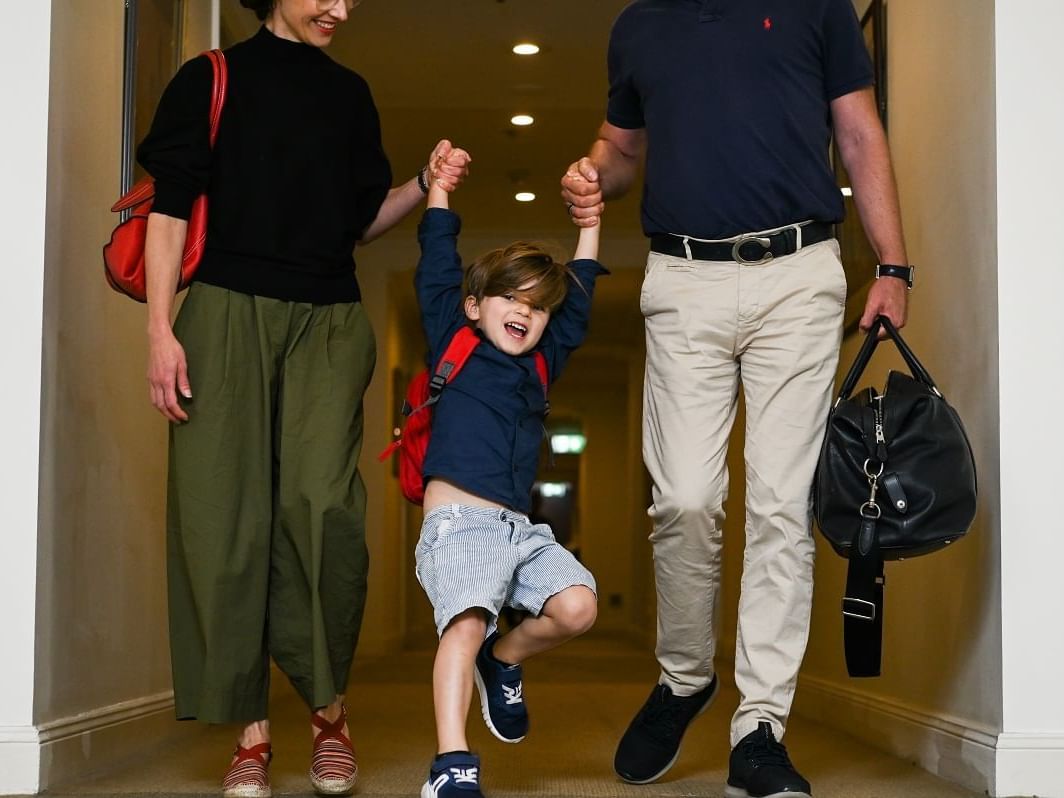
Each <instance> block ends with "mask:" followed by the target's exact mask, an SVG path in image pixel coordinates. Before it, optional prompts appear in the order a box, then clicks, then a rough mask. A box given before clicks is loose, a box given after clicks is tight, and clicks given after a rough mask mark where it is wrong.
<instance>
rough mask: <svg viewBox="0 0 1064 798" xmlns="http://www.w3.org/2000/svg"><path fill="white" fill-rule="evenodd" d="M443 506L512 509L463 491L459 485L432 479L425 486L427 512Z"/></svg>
mask: <svg viewBox="0 0 1064 798" xmlns="http://www.w3.org/2000/svg"><path fill="white" fill-rule="evenodd" d="M441 504H464V505H466V506H470V507H497V508H499V509H500V510H508V509H510V508H508V507H506V506H505V505H502V504H499V503H498V502H493V501H491V500H490V499H485V498H483V497H482V496H477V495H475V494H473V493H470V492H469V491H466V490H462V489H461V488H460V487H458V486H457V485H454V484H452V483H450V482H448V481H447V480H445V479H430V480H429V484H428V485H426V486H425V501H424V507H425V512H426V513H428V512H430V511H431V510H434V509H436V508H437V507H439V506H440V505H441Z"/></svg>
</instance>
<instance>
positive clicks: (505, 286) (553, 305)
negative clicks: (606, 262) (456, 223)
mask: <svg viewBox="0 0 1064 798" xmlns="http://www.w3.org/2000/svg"><path fill="white" fill-rule="evenodd" d="M569 280H574V281H575V280H576V276H575V275H574V274H573V272H572V270H571V269H570V268H569V267H568V266H566V265H565V264H564V263H559V262H558V261H556V260H555V259H554V257H553V256H552V255H551V253H550V252H548V251H547V249H546V248H545V247H543V246H541V245H539V244H533V243H530V242H528V241H515V242H514V243H512V244H510V245H509V246H506V247H500V248H499V249H493V250H491V251H490V252H485V253H484V254H483V255H481V256H480V257H479V258H477V259H476V260H475V261H473V262H472V263H471V264H470V265H469V268H467V269H466V273H465V280H464V285H463V286H462V288H463V290H462V296H473V297H475V298H476V300H477V302H480V301H481V300H482V299H484V297H486V296H503V295H504V294H507V293H513V294H515V295H516V296H517V297H518V298H520V299H521V300H522V301H524V302H527V303H528V304H530V305H533V306H535V307H542V308H546V309H547V310H549V311H551V313H553V312H554V311H556V310H557V309H558V308H559V307H561V304H562V302H563V301H565V294H566V292H567V291H568V288H569V285H568V283H569ZM529 283H533V284H534V285H533V286H532V288H530V289H529V290H527V291H521V290H519V289H520V288H521V286H523V285H528V284H529Z"/></svg>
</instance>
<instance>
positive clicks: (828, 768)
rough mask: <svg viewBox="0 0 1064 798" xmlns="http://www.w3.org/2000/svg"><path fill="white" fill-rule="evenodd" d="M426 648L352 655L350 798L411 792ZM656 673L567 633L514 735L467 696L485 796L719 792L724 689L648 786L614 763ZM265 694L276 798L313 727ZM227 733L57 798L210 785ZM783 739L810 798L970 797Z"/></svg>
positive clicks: (849, 753)
mask: <svg viewBox="0 0 1064 798" xmlns="http://www.w3.org/2000/svg"><path fill="white" fill-rule="evenodd" d="M431 668H432V653H431V652H429V651H426V652H418V653H412V654H408V655H403V656H401V657H398V658H396V657H388V658H382V659H370V660H363V661H360V662H358V663H356V666H355V670H354V674H353V682H352V685H353V687H352V690H351V691H350V693H349V696H348V706H349V710H350V713H351V725H352V733H353V738H354V741H355V746H356V748H357V749H358V755H359V761H360V766H361V770H362V773H361V778H360V782H359V786H358V788H357V790H356V795H357V796H366V798H369V797H370V796H374V797H376V798H399V797H400V796H401V797H402V798H412V796H417V795H418V790H419V789H420V786H421V784H422V782H423V781H424V779H425V776H426V775H427V768H428V764H429V760H430V758H431V757H432V754H433V752H434V747H435V736H434V731H433V726H432V704H431V691H430V686H429V675H430V673H431ZM656 676H657V670H656V667H655V663H654V660H653V657H652V656H651V654H650V653H649V652H645V651H638V650H636V649H634V648H632V647H630V646H626V645H624V644H620V643H617V642H610V641H604V640H592V641H576V642H574V643H572V644H570V645H569V646H567V647H564V648H562V649H560V650H558V651H557V652H553V653H551V654H548V655H546V656H543V657H541V658H539V659H538V660H537V661H533V662H530V663H529V664H528V665H527V667H526V675H525V696H526V700H527V702H528V706H529V711H530V714H531V718H532V730H531V733H530V734H529V736H528V738H527V739H526V740H525V741H524V742H523V743H521V744H520V745H504V744H502V743H499V742H497V741H496V740H495V739H494V738H493V737H491V735H490V734H489V733H488V731H487V730H486V729H485V728H484V725H483V722H482V721H481V718H480V713H479V705H478V704H477V701H476V698H474V705H473V707H472V709H471V711H470V721H469V729H470V732H471V737H470V744H471V745H472V746H473V748H474V749H475V750H477V751H478V752H479V753H480V755H481V759H482V771H483V775H482V786H483V789H484V792H485V795H487V796H489V798H524V797H525V796H559V798H577V797H578V796H617V798H629V797H630V798H658V797H659V796H662V797H664V796H670V797H672V796H700V797H704V798H720V796H722V795H723V789H724V788H723V784H724V779H725V777H726V776H727V760H728V721H729V718H730V716H731V713H732V711H733V710H734V707H735V704H736V696H735V693H734V691H731V690H727V689H725V690H722V691H721V694H720V695H719V696H718V698H717V700H716V703H715V704H714V705H713V707H712V708H711V709H710V710H709V711H708V712H707V713H706V714H705V715H703V716H702V717H701V718H699V719H698V720H697V721H695V723H694V724H693V725H692V726H691V728H690V729H689V731H688V733H687V736H686V738H685V740H684V745H683V749H682V751H681V754H680V758H679V761H678V762H677V764H676V766H675V767H674V768H673V769H672V770H671V771H670V772H669V773H668V774H667V775H666V776H665V777H664V779H663V780H662V781H661V782H660V783H658V784H652V785H646V786H642V787H635V786H630V785H627V784H624V783H623V782H620V781H619V780H618V779H617V777H616V776H615V775H614V774H613V771H612V762H613V751H614V746H615V745H616V742H617V739H618V737H619V735H620V733H621V732H622V731H623V730H624V728H625V727H626V725H627V723H628V721H629V720H630V719H631V716H632V714H633V713H634V712H635V710H636V709H637V708H638V707H639V706H640V704H641V703H642V702H643V700H644V699H645V698H646V695H647V694H648V693H649V690H650V687H651V685H652V684H653V682H654V680H655V678H656ZM274 693H275V695H274V697H273V702H272V706H273V721H272V724H273V736H274V751H275V759H274V764H273V767H272V770H271V773H272V779H273V786H274V794H275V795H310V794H311V791H310V787H309V783H308V781H307V778H306V773H305V769H306V767H307V763H308V760H309V756H310V739H311V738H310V726H309V722H308V721H307V715H306V711H305V709H304V708H303V707H302V705H301V704H300V702H299V700H298V698H297V697H296V696H295V694H294V693H293V692H292V691H291V690H290V689H289V688H288V687H287V685H286V684H285V683H283V681H282V680H280V679H278V680H276V684H275V687H274ZM234 739H235V730H234V729H232V728H225V727H204V728H202V729H201V730H197V731H196V732H195V733H194V734H192V735H186V736H184V738H183V739H182V740H181V742H179V743H173V744H170V745H168V746H165V747H163V748H161V749H160V750H158V751H157V752H156V753H155V755H154V757H153V758H152V759H151V761H150V762H140V763H137V764H134V765H130V766H128V767H126V768H123V769H121V770H119V771H117V772H114V773H111V774H108V775H106V776H103V777H100V778H97V779H94V780H92V781H87V782H83V783H79V784H70V785H62V786H60V787H58V788H56V789H54V790H51V791H50V792H49V794H50V795H53V796H56V797H57V798H59V797H60V796H63V797H65V796H71V797H73V796H79V797H83V796H100V795H113V796H122V797H123V798H135V796H153V798H160V797H161V796H183V797H186V798H187V796H192V795H203V796H216V795H217V785H218V783H219V779H220V776H221V773H222V771H223V770H224V768H225V766H226V764H227V761H228V754H229V752H230V751H231V749H232V745H233V742H234ZM786 743H787V746H788V750H789V752H790V754H791V758H792V760H793V761H794V762H795V764H796V765H797V766H798V768H799V769H800V770H801V772H802V773H803V774H804V775H805V776H806V778H808V779H809V780H810V781H811V782H812V784H813V794H814V795H815V796H817V798H893V797H894V796H898V798H902V797H904V798H976V794H975V793H971V792H968V791H966V790H962V789H960V788H958V787H956V786H954V785H951V784H948V783H946V782H944V781H941V780H939V779H936V778H934V777H933V776H930V775H929V774H927V773H926V772H924V771H922V770H920V769H918V768H916V767H914V766H913V765H912V764H910V763H908V762H904V761H901V760H899V759H894V758H892V757H889V756H886V755H884V754H882V753H880V752H878V751H875V750H873V749H871V748H869V747H867V746H865V745H862V744H860V743H858V742H856V741H854V740H853V739H851V738H849V737H847V736H845V735H842V734H840V733H838V732H835V731H833V730H830V729H827V728H824V727H822V726H817V725H814V724H811V723H809V722H808V721H804V720H803V719H802V718H800V717H795V718H792V720H791V724H790V728H789V729H788V734H787V739H786Z"/></svg>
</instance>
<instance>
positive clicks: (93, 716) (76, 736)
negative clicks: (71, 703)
mask: <svg viewBox="0 0 1064 798" xmlns="http://www.w3.org/2000/svg"><path fill="white" fill-rule="evenodd" d="M173 708H174V694H173V691H172V690H167V691H165V692H160V693H154V694H152V695H147V696H142V697H140V698H134V699H131V700H129V701H120V702H118V703H116V704H109V705H107V706H103V707H97V708H95V709H91V710H88V711H87V712H80V713H77V714H75V715H70V716H68V717H65V718H57V719H55V720H51V721H48V722H46V723H42V724H41V725H40V727H39V728H38V734H39V736H40V762H41V765H40V789H42V790H45V789H48V788H50V787H53V786H55V785H57V784H62V783H64V782H71V781H75V780H81V779H84V778H86V777H89V776H92V775H95V774H99V773H102V772H105V771H107V770H109V769H110V768H113V767H114V766H115V765H117V764H118V763H119V762H122V761H124V760H128V759H129V758H130V757H131V756H133V755H135V754H137V753H138V752H140V751H142V750H144V749H146V748H149V747H154V746H157V745H159V744H160V743H163V742H166V741H167V740H169V739H172V738H174V737H175V736H177V735H178V734H179V733H180V730H181V728H182V727H181V725H179V724H178V721H176V720H175V719H174V714H173ZM187 726H188V731H192V730H193V729H194V727H195V724H187Z"/></svg>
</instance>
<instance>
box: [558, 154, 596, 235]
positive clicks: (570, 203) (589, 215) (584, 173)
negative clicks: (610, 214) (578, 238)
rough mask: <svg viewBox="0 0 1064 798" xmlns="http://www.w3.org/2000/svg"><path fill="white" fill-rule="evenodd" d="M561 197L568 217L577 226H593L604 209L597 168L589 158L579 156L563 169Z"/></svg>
mask: <svg viewBox="0 0 1064 798" xmlns="http://www.w3.org/2000/svg"><path fill="white" fill-rule="evenodd" d="M562 199H563V200H565V209H566V211H567V212H568V213H569V218H570V219H572V220H573V224H575V225H576V226H577V227H594V226H595V225H597V224H598V223H599V217H600V216H601V215H602V211H603V210H605V207H606V206H605V205H604V204H603V202H602V186H601V185H600V184H599V175H598V170H597V169H596V168H595V165H594V164H593V163H592V162H591V159H590V158H581V159H580V160H579V161H576V162H575V163H573V164H570V166H569V168H568V169H567V170H566V171H565V176H564V177H563V178H562Z"/></svg>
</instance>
